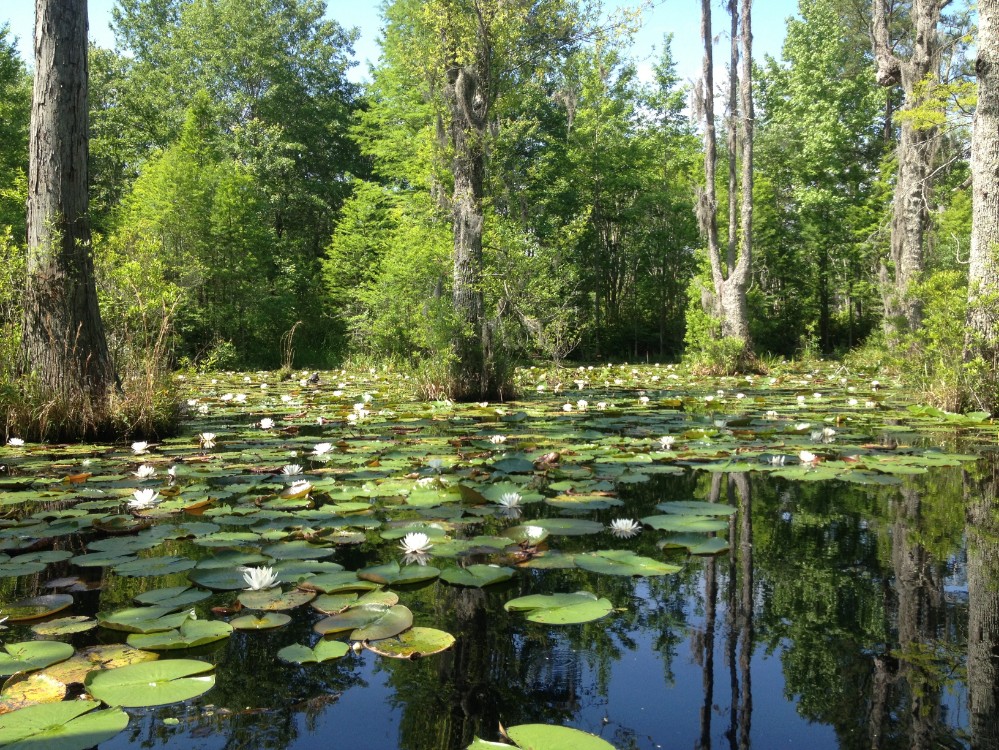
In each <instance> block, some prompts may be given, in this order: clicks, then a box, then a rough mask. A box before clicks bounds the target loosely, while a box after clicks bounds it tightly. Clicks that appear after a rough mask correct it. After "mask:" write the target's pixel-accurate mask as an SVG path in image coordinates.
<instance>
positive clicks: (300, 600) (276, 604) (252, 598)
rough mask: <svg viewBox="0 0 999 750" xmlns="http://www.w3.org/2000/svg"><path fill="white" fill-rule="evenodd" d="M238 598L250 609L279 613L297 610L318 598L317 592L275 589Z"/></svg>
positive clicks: (250, 593) (245, 594) (253, 592)
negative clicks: (296, 608)
mask: <svg viewBox="0 0 999 750" xmlns="http://www.w3.org/2000/svg"><path fill="white" fill-rule="evenodd" d="M237 598H238V599H239V602H240V604H242V605H243V606H244V607H247V608H249V609H263V610H269V611H279V610H283V609H295V607H301V606H302V605H303V604H308V603H309V602H311V601H312V600H313V599H315V598H316V592H315V591H305V590H303V589H291V590H290V591H281V589H280V588H277V587H275V588H272V589H264V590H263V591H243V592H242V593H241V594H240V595H239V597H237Z"/></svg>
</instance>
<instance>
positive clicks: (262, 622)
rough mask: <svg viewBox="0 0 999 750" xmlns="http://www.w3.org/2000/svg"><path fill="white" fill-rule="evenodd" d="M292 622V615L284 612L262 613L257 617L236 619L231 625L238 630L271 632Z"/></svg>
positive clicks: (247, 616)
mask: <svg viewBox="0 0 999 750" xmlns="http://www.w3.org/2000/svg"><path fill="white" fill-rule="evenodd" d="M289 622H291V615H286V614H285V613H284V612H262V613H260V614H256V615H243V616H242V617H234V618H233V619H232V620H230V621H229V624H230V625H232V627H233V628H234V629H236V630H270V629H272V628H279V627H281V626H282V625H287V624H288V623H289Z"/></svg>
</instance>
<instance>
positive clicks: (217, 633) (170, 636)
mask: <svg viewBox="0 0 999 750" xmlns="http://www.w3.org/2000/svg"><path fill="white" fill-rule="evenodd" d="M231 634H232V625H230V624H229V623H227V622H220V621H218V620H187V621H186V622H184V624H183V625H181V626H180V628H179V629H177V630H164V631H160V632H158V633H149V634H147V635H144V634H141V633H133V634H132V635H130V636H128V638H127V641H128V645H129V646H132V647H133V648H141V649H146V650H149V651H174V650H177V649H182V648H196V647H197V646H204V645H205V644H208V643H214V642H215V641H221V640H222V639H223V638H228V637H229V636H230V635H231Z"/></svg>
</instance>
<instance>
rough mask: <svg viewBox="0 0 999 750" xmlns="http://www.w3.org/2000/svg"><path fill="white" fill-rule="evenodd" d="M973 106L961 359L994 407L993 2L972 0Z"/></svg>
mask: <svg viewBox="0 0 999 750" xmlns="http://www.w3.org/2000/svg"><path fill="white" fill-rule="evenodd" d="M977 47H978V59H977V61H976V62H975V72H976V73H977V75H978V106H977V108H976V110H975V124H974V130H973V132H972V136H971V175H972V185H973V188H972V224H971V258H970V265H969V267H968V319H967V324H968V338H967V341H966V345H965V358H966V360H968V361H972V360H975V359H977V358H979V357H980V358H981V360H982V363H981V365H980V367H981V369H983V370H984V375H983V377H982V378H981V379H980V382H978V383H976V384H975V385H976V388H974V390H973V392H972V393H971V394H969V396H970V398H971V399H972V400H973V401H975V402H977V403H976V405H977V406H978V407H979V408H983V409H985V410H987V411H991V412H995V411H996V410H997V409H999V376H997V374H996V373H997V371H999V0H979V2H978V44H977Z"/></svg>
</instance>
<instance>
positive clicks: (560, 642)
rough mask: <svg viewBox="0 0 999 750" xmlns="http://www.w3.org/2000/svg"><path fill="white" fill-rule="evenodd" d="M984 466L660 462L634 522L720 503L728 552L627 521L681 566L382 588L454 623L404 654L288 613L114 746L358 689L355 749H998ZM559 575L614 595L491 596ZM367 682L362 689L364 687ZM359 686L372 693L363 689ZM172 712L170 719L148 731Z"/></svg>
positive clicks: (996, 557)
mask: <svg viewBox="0 0 999 750" xmlns="http://www.w3.org/2000/svg"><path fill="white" fill-rule="evenodd" d="M997 475H999V469H997V467H996V463H995V462H994V461H993V462H992V463H986V462H984V461H983V462H981V463H980V464H979V466H978V467H976V468H974V469H971V470H966V471H962V470H946V471H943V470H941V471H933V472H931V473H929V474H926V475H924V476H921V477H912V478H906V482H905V484H904V485H903V486H901V487H899V486H871V487H868V486H856V485H849V484H846V483H829V482H816V483H808V482H787V481H783V480H780V479H775V478H772V477H767V476H760V475H757V474H749V473H733V474H731V475H724V474H703V473H702V474H698V475H689V474H688V475H685V476H683V477H657V478H655V479H654V480H653V481H651V482H649V483H647V484H646V485H644V486H642V487H641V488H639V489H634V490H631V491H629V493H628V495H627V497H626V498H625V499H626V501H627V502H628V509H629V514H630V515H634V516H636V517H642V516H643V515H652V514H654V513H656V512H657V511H656V510H655V505H656V504H657V503H660V502H663V501H664V500H668V499H684V498H690V497H696V498H699V499H707V500H710V501H711V502H718V503H726V504H728V505H730V506H732V507H733V508H735V510H736V512H735V514H734V515H732V516H730V521H729V525H728V528H727V530H726V531H723V532H720V535H721V536H726V537H727V541H728V543H729V549H728V550H727V551H725V552H723V553H721V554H720V555H717V556H715V557H691V558H689V559H688V558H687V556H686V555H685V553H682V552H675V551H671V550H669V549H661V548H660V547H659V545H658V542H659V541H661V540H662V538H663V537H662V534H658V533H653V532H650V531H648V530H646V531H645V532H643V533H642V534H640V535H639V536H638V537H636V538H635V539H633V540H629V541H628V542H627V543H626V545H627V548H628V549H633V550H634V551H635V552H637V553H638V554H642V555H647V556H649V557H655V558H657V559H675V560H676V561H678V562H680V563H682V564H683V566H684V567H683V570H682V571H681V572H680V573H677V574H675V575H672V576H668V577H664V578H650V579H632V578H627V577H619V576H599V575H595V574H591V573H587V572H585V571H582V570H578V569H551V570H523V571H521V572H520V573H518V575H517V576H515V577H514V579H513V580H512V581H510V582H509V583H507V584H500V585H497V586H490V587H488V588H486V589H481V590H480V589H474V588H462V587H457V586H449V585H446V584H444V583H441V582H439V581H438V582H432V583H429V584H426V585H421V586H417V587H410V588H403V589H400V592H399V593H400V595H401V597H402V601H403V602H404V603H405V604H407V606H409V607H410V608H411V609H412V610H413V612H414V615H415V619H416V624H418V625H428V626H432V627H438V628H441V629H444V630H447V631H449V632H451V633H453V634H454V635H455V636H456V637H457V642H456V644H455V646H454V648H453V649H452V650H450V651H448V652H445V653H443V654H439V655H437V656H434V657H429V658H425V659H420V660H416V661H394V660H389V659H383V658H379V657H375V656H374V655H372V654H365V655H364V656H363V657H362V658H360V659H358V658H354V657H349V656H348V657H347V658H345V659H343V660H340V661H334V662H331V663H327V664H322V665H309V666H306V667H293V666H290V665H285V664H281V663H280V662H278V661H276V659H275V658H274V653H275V652H276V650H277V648H279V647H280V646H281V645H286V644H287V643H290V642H296V641H297V642H309V641H310V638H313V637H314V636H312V634H311V622H312V619H310V617H311V615H310V614H309V613H306V612H304V611H303V612H299V613H297V614H296V619H295V621H294V623H293V624H292V625H290V626H288V628H290V630H289V629H282V630H279V631H274V632H273V633H270V634H269V633H251V634H240V633H237V634H235V635H234V636H233V637H232V638H230V639H229V640H228V642H222V643H221V644H219V645H218V646H217V647H216V648H215V649H214V650H208V651H206V652H201V655H202V656H206V657H207V658H210V659H212V660H215V661H217V663H218V664H219V665H220V669H219V670H218V679H219V681H218V685H217V687H216V688H215V690H214V691H212V692H211V693H209V694H208V696H206V700H208V701H210V702H211V704H212V705H213V706H214V708H213V709H212V711H210V712H209V711H204V710H201V709H200V708H194V707H191V708H184V709H179V710H178V707H167V708H164V709H154V710H153V711H152V712H150V714H149V717H150V718H149V719H147V720H146V721H139V722H133V724H132V725H131V726H130V729H129V731H130V732H132V734H131V735H130V738H129V742H131V743H132V744H143V745H147V746H154V745H159V744H169V745H172V746H176V747H180V746H181V745H184V746H185V747H188V746H190V745H191V744H192V742H193V744H194V745H197V741H198V740H197V738H198V735H199V734H205V733H209V732H211V733H213V734H216V735H222V736H224V737H225V742H224V744H223V745H222V746H224V747H225V748H227V749H228V748H232V749H236V748H251V747H260V748H275V749H277V748H285V747H288V748H291V747H295V748H312V747H316V748H319V747H324V748H325V747H327V746H328V738H329V734H328V733H329V731H330V727H335V726H337V723H338V722H342V721H343V720H344V719H343V717H344V714H343V713H342V712H343V711H344V710H345V709H344V708H343V706H342V705H341V703H340V702H339V701H338V696H340V695H341V694H343V695H350V696H351V697H352V698H353V697H354V696H359V697H358V698H357V699H356V700H354V704H355V705H361V706H363V707H364V722H363V726H365V727H367V726H368V725H370V726H371V732H372V734H371V736H356V737H351V742H353V743H355V744H354V745H353V746H357V747H371V748H376V747H377V748H381V747H385V748H390V747H401V748H406V750H460V749H461V748H464V747H466V746H467V745H468V744H469V743H470V742H471V741H472V739H473V737H475V736H479V737H482V738H484V739H488V740H496V739H498V737H499V726H500V724H502V725H504V726H512V725H515V724H520V723H527V722H544V723H554V724H565V725H572V726H577V727H580V728H582V729H584V730H586V731H591V732H594V733H599V734H601V735H602V736H603V737H605V738H606V739H608V740H609V741H611V742H612V743H613V744H615V746H616V747H619V748H651V747H653V746H654V745H656V744H659V745H662V746H663V747H692V748H698V750H710V748H715V750H725V749H726V748H727V749H729V750H746V749H748V748H752V747H754V746H755V747H756V748H758V749H759V748H764V747H765V746H770V745H771V744H772V742H774V741H781V742H783V743H784V744H785V745H787V746H792V747H798V746H802V745H804V744H807V746H808V747H809V748H810V749H811V750H820V749H822V748H843V749H846V750H870V749H871V748H878V749H884V750H908V749H909V748H927V749H928V748H959V747H960V748H994V747H999V669H997V657H999V499H997V487H999V481H997ZM617 515H619V514H612V512H611V511H607V512H602V511H601V512H598V513H596V514H594V515H593V517H594V518H597V519H599V520H601V521H602V522H603V523H608V522H609V521H610V520H611V519H612V518H614V517H617ZM481 531H483V530H482V529H478V528H475V529H472V530H470V531H469V534H470V535H473V534H475V533H481ZM485 531H489V529H485ZM965 538H966V540H967V589H966V591H967V595H966V596H965V595H964V587H963V579H962V569H961V567H960V565H959V564H958V563H959V562H960V560H962V559H963V554H964V543H965ZM552 546H553V547H557V548H559V549H561V550H564V551H566V552H569V553H572V552H582V551H587V550H591V549H593V548H594V547H598V546H603V547H604V548H609V547H622V546H625V543H622V542H621V540H616V539H613V538H612V537H610V535H609V534H608V535H606V539H605V538H603V537H599V536H598V537H588V538H587V537H559V538H558V539H556V540H554V541H553V543H552ZM356 554H357V555H361V554H362V553H360V552H358V553H356ZM344 562H345V563H347V564H348V567H351V568H356V567H361V563H362V562H364V561H362V560H360V559H358V560H350V561H348V560H344ZM577 590H589V591H592V592H594V593H595V594H597V595H598V596H605V597H607V598H608V599H610V600H611V601H612V602H613V603H614V604H615V606H617V607H619V608H621V610H620V611H618V612H615V613H614V614H613V615H612V616H611V617H608V618H606V619H604V620H599V621H596V622H592V623H587V624H584V625H576V626H569V627H562V628H558V627H549V626H543V625H537V624H533V623H530V622H528V621H527V620H526V619H525V618H524V616H523V615H522V614H521V613H508V612H506V611H505V610H504V609H503V603H504V602H506V601H508V600H509V599H512V598H514V597H516V596H521V595H524V594H528V593H553V592H566V591H577ZM684 641H689V644H690V652H689V653H690V654H691V655H692V657H693V658H690V657H688V656H687V654H686V653H684V651H683V649H680V648H679V645H680V644H681V643H682V642H684ZM650 667H651V668H652V669H651V670H650ZM965 667H966V668H967V677H966V676H965ZM376 683H377V684H379V685H382V690H381V692H378V691H376V690H373V689H372V688H371V687H367V686H368V685H375V684H376ZM722 685H726V687H725V688H722V687H721V686H722ZM775 686H776V690H775V689H774V688H775ZM754 687H755V689H756V694H754ZM366 692H367V693H371V694H372V695H374V696H380V695H387V696H388V698H387V699H383V698H380V697H378V698H372V699H370V700H365V696H366ZM781 692H783V698H782V697H781ZM775 710H776V711H778V712H783V713H779V714H775V713H774V712H775ZM173 716H180V717H181V718H182V729H183V731H182V732H180V731H177V732H172V731H171V730H170V728H168V727H164V726H163V724H162V719H163V718H164V717H173ZM387 727H390V728H392V729H391V739H390V740H385V739H383V738H384V733H385V732H386V731H387V729H386V728H387ZM396 727H397V734H396V729H395V728H396ZM376 730H377V731H378V732H381V733H382V735H381V737H382V739H377V738H376ZM324 737H325V739H324ZM775 738H776V740H775ZM125 744H127V743H122V744H121V746H122V747H123V746H124V745H125ZM115 746H117V744H116V745H115ZM212 746H213V747H218V746H219V745H218V743H217V742H216V743H213V745H212Z"/></svg>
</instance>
